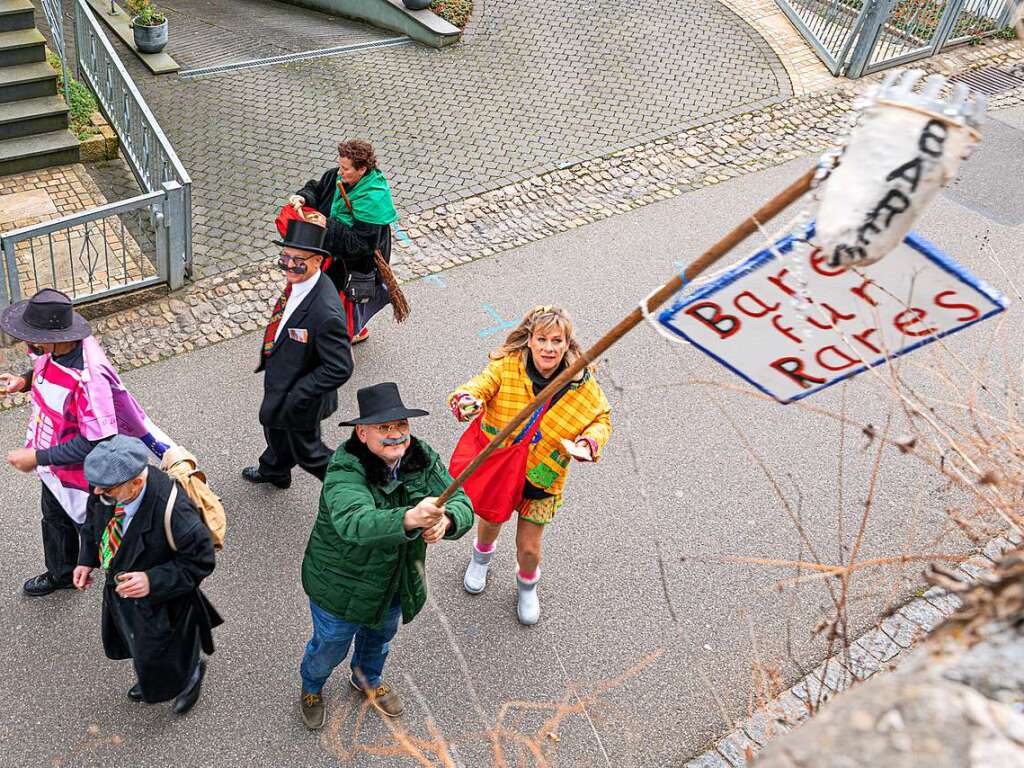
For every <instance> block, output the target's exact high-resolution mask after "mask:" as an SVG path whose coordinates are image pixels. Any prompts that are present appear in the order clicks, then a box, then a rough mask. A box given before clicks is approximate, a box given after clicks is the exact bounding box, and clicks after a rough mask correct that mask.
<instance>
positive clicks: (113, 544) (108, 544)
mask: <svg viewBox="0 0 1024 768" xmlns="http://www.w3.org/2000/svg"><path fill="white" fill-rule="evenodd" d="M122 535H124V507H122V506H121V505H120V504H118V505H117V507H115V508H114V516H113V517H112V518H110V522H109V523H107V527H106V528H104V529H103V538H102V539H100V567H101V568H102V569H103V570H107V569H108V568H110V562H111V561H112V560H113V559H114V555H116V554H117V550H118V548H119V547H120V546H121V536H122Z"/></svg>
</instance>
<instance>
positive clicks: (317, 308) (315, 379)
mask: <svg viewBox="0 0 1024 768" xmlns="http://www.w3.org/2000/svg"><path fill="white" fill-rule="evenodd" d="M346 327H347V326H346V323H345V314H344V312H343V310H342V308H341V299H339V298H338V294H337V291H335V289H334V285H333V283H331V281H330V280H329V279H328V278H327V277H326V276H325V275H321V276H320V278H319V279H318V280H317V284H316V285H315V286H313V290H311V291H310V292H309V294H308V295H307V296H306V297H305V298H304V299H303V300H302V303H301V304H299V306H298V307H296V309H295V311H294V312H293V313H292V315H291V317H289V318H288V322H287V323H285V325H284V327H283V328H282V329H281V333H280V334H279V335H278V337H277V342H276V343H275V344H274V347H273V349H271V350H270V354H269V355H263V354H262V350H261V354H260V364H259V366H258V367H257V368H256V372H257V373H259V372H260V371H263V372H264V376H263V403H262V404H261V405H260V424H262V425H263V426H265V427H271V428H274V429H293V430H297V431H309V430H313V429H316V428H317V427H318V426H319V424H320V422H321V421H322V420H323V419H326V418H327V417H328V416H330V415H331V414H332V413H334V412H335V411H336V410H337V409H338V387H340V386H341V385H342V384H344V383H345V382H346V381H348V377H349V376H351V375H352V344H351V342H350V340H349V337H348V331H347V330H346ZM289 330H294V331H296V333H295V334H294V335H295V336H302V337H304V340H300V339H298V338H293V337H292V334H289V332H288V331H289ZM300 332H301V333H300Z"/></svg>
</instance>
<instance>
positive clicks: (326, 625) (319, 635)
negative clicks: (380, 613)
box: [299, 599, 402, 693]
mask: <svg viewBox="0 0 1024 768" xmlns="http://www.w3.org/2000/svg"><path fill="white" fill-rule="evenodd" d="M309 611H310V613H311V614H313V637H312V639H310V641H309V642H308V643H307V644H306V653H305V654H304V655H303V657H302V666H301V667H300V668H299V674H300V675H301V676H302V689H303V690H304V691H306V693H320V690H321V689H322V688H323V687H324V683H326V682H327V678H328V677H330V676H331V672H333V671H334V668H335V667H336V666H338V665H339V664H341V662H343V661H344V660H345V657H346V656H348V649H349V646H350V645H351V644H352V638H353V637H354V638H355V641H356V648H355V651H354V652H353V654H352V676H353V678H354V679H355V681H356V682H357V683H360V684H362V680H361V679H360V677H359V675H358V674H356V670H359V671H360V672H361V673H362V675H363V677H364V678H366V683H365V685H367V686H369V687H371V688H376V687H377V686H379V685H380V681H381V673H382V672H383V671H384V662H385V661H386V660H387V658H388V643H390V642H391V638H393V637H394V636H395V633H397V632H398V625H399V624H400V623H401V621H402V603H401V600H398V599H396V600H395V602H393V603H392V604H391V608H390V609H388V612H387V614H386V615H385V616H384V623H383V624H381V625H380V626H379V627H378V628H376V629H373V628H371V627H366V626H363V625H361V624H353V623H351V622H348V621H345V620H344V619H339V618H338V617H337V616H335V615H334V614H333V613H328V612H327V611H325V610H324V609H323V608H321V607H320V606H319V605H317V604H316V603H314V602H313V601H312V600H310V601H309Z"/></svg>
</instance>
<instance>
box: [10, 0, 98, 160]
mask: <svg viewBox="0 0 1024 768" xmlns="http://www.w3.org/2000/svg"><path fill="white" fill-rule="evenodd" d="M78 158H79V149H78V139H77V138H76V137H75V136H74V135H73V134H72V133H71V132H70V131H69V130H68V107H67V105H66V104H65V103H64V100H63V98H62V97H61V96H58V95H57V73H56V72H55V71H54V70H53V67H51V66H50V65H49V64H48V63H47V61H46V38H44V37H43V35H42V34H41V33H40V31H39V30H38V29H36V25H35V8H34V7H33V5H32V3H31V2H30V0H0V174H8V173H20V172H23V171H32V170H36V169H38V168H47V167H49V166H51V165H60V164H63V163H76V162H78Z"/></svg>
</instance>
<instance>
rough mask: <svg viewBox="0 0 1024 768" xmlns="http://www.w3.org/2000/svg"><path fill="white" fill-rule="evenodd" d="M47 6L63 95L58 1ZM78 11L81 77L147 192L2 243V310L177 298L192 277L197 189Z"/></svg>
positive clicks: (92, 23) (25, 230) (45, 0)
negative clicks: (147, 293) (43, 297)
mask: <svg viewBox="0 0 1024 768" xmlns="http://www.w3.org/2000/svg"><path fill="white" fill-rule="evenodd" d="M41 2H42V5H43V12H44V14H45V15H46V19H47V22H48V23H49V25H50V30H51V33H52V36H53V40H54V47H55V48H57V49H58V53H59V55H60V56H61V61H62V65H63V66H64V71H65V76H64V83H65V87H66V86H67V83H68V77H67V74H66V73H67V64H66V55H67V51H66V48H65V45H64V43H65V40H64V29H63V23H62V22H63V15H62V11H61V2H60V0H41ZM72 3H73V5H74V16H73V19H74V32H75V36H74V39H75V49H76V59H77V64H78V75H79V77H80V78H81V79H83V80H84V81H85V82H86V83H88V85H89V87H90V88H91V89H92V91H93V93H94V94H95V95H96V98H97V101H98V102H99V105H100V108H101V109H102V111H103V112H104V114H105V115H106V118H107V120H109V121H110V123H111V125H113V127H114V129H115V131H116V132H117V134H118V137H119V139H120V145H121V150H122V153H123V154H124V157H125V159H126V160H127V161H128V165H129V167H130V168H131V169H132V172H133V173H134V174H135V177H136V179H137V180H138V182H139V184H140V186H141V187H142V188H143V189H144V190H145V193H144V194H142V195H138V196H136V197H132V198H130V199H127V200H122V201H120V202H116V203H110V204H107V205H102V206H99V207H98V208H93V209H90V210H87V211H82V212H80V213H75V214H72V215H70V216H64V217H62V218H59V219H56V220H54V221H48V222H43V223H40V224H33V225H31V226H27V227H22V228H21V229H17V230H14V231H11V232H5V233H3V234H0V307H4V306H7V305H8V304H11V303H13V302H16V301H20V300H21V299H22V298H24V297H25V296H28V295H31V294H33V293H35V292H36V291H38V290H39V289H41V288H57V289H58V290H61V291H64V292H65V293H67V294H68V295H69V296H71V298H72V299H73V300H74V301H75V302H83V301H93V300H96V299H100V298H105V297H108V296H112V295H116V294H119V293H126V292H128V291H132V290H138V289H140V288H146V287H149V286H152V285H156V284H159V283H166V284H168V285H169V286H170V287H171V289H175V288H180V287H181V286H182V284H183V283H184V281H185V278H186V276H187V275H189V274H190V272H191V266H192V180H191V179H190V178H189V175H188V172H187V171H186V170H185V168H184V166H183V165H182V164H181V161H180V160H179V159H178V156H177V154H175V152H174V149H173V147H171V145H170V143H169V142H168V141H167V137H166V136H164V133H163V131H161V130H160V126H159V125H158V124H157V122H156V119H155V118H154V117H153V114H152V112H150V110H149V107H148V106H147V105H146V102H145V100H144V99H143V98H142V96H141V94H140V93H139V91H138V89H137V88H136V86H135V83H134V82H133V81H132V79H131V77H129V75H128V73H127V72H126V71H125V68H124V65H123V64H122V63H121V60H120V59H119V58H118V57H117V54H115V53H114V50H113V48H112V47H111V45H110V43H109V42H108V40H107V38H106V36H105V35H104V34H103V32H102V31H101V30H100V27H99V23H98V22H97V21H96V17H95V16H94V15H93V13H92V11H91V10H90V9H89V8H88V7H87V6H86V4H85V2H84V0H72ZM65 100H67V96H66V95H65ZM68 103H70V102H68Z"/></svg>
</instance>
